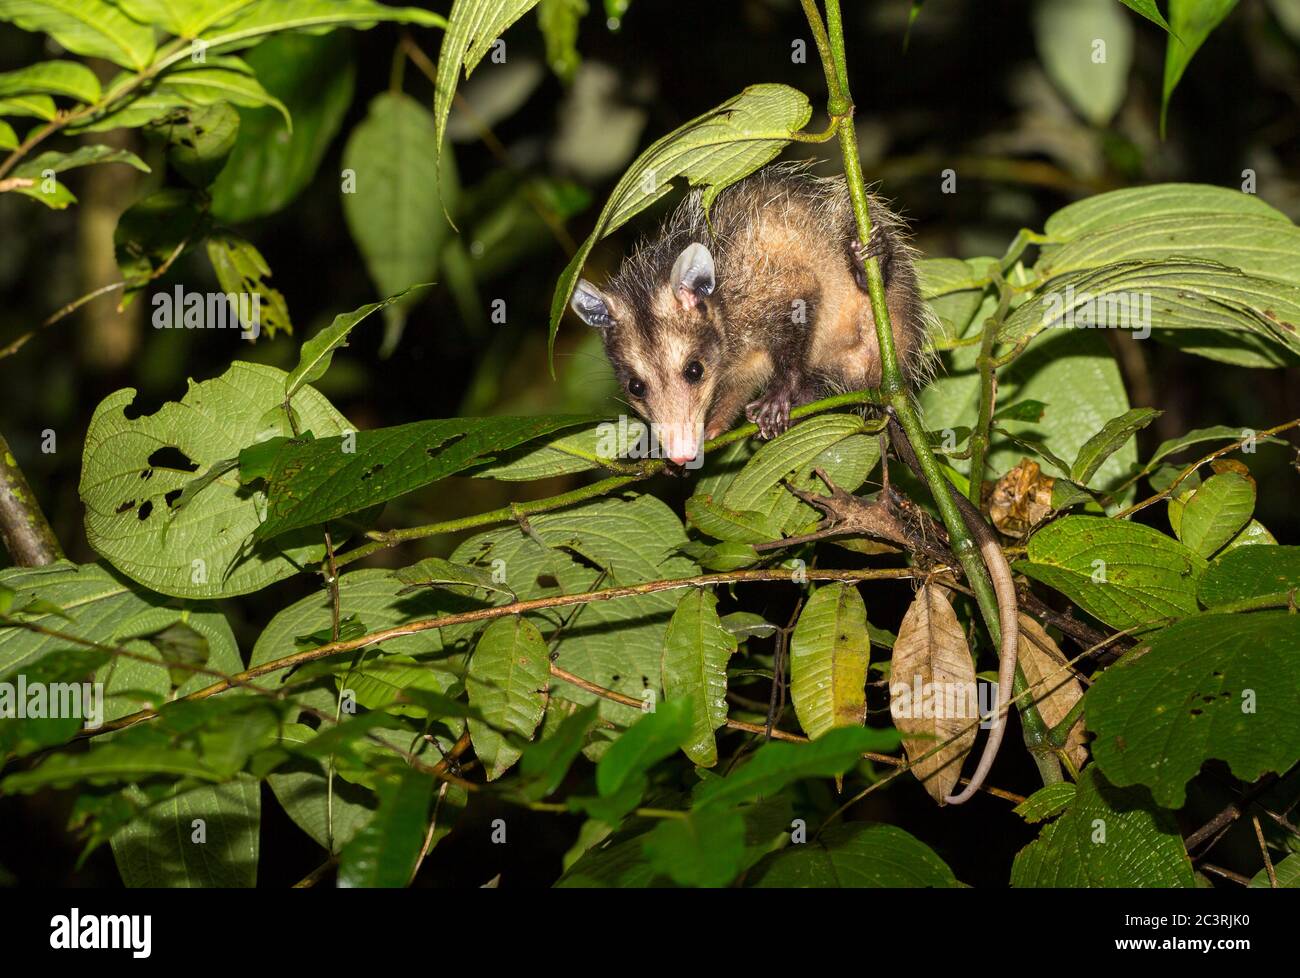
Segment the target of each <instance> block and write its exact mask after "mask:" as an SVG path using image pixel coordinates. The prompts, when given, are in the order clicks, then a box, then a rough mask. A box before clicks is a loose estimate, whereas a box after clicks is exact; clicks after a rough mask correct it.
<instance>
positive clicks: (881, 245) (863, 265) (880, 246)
mask: <svg viewBox="0 0 1300 978" xmlns="http://www.w3.org/2000/svg"><path fill="white" fill-rule="evenodd" d="M849 254H850V255H851V256H852V257H853V261H852V262H851V264H852V266H853V280H854V281H855V282H857V283H858V288H860V289H861V290H862V291H863V292H865V291H867V259H869V258H876V259H878V260H879V262H880V274H881V275H888V274H889V259H890V258H891V257H892V252H891V251H890V242H889V238H888V237H887V236H886V235H885V233H884V232H883V231H882V230H881V229H880V227H879V225H877V226H875V227H873V228H872V229H871V237H870V238H868V239H867V243H866V245H863V244H862V242H861V241H860V240H859V239H858V238H853V239H852V240H851V241H850V242H849Z"/></svg>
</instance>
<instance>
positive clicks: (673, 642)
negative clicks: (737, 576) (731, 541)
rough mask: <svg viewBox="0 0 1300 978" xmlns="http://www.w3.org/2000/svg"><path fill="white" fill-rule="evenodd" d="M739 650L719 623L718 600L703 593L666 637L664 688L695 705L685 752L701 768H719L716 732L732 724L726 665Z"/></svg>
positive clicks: (691, 596) (686, 604)
mask: <svg viewBox="0 0 1300 978" xmlns="http://www.w3.org/2000/svg"><path fill="white" fill-rule="evenodd" d="M735 651H736V636H734V635H732V634H731V632H729V631H727V629H726V628H724V627H723V625H722V622H721V621H720V620H719V619H718V599H717V597H715V596H714V594H713V592H712V591H707V590H704V589H703V588H697V589H695V590H692V591H690V592H688V593H687V594H686V596H685V597H684V598H682V599H681V602H680V603H679V604H678V605H677V610H676V611H674V612H673V618H672V621H670V622H669V623H668V631H667V633H666V634H665V635H664V657H663V687H664V698H665V699H666V700H668V701H670V702H671V701H673V700H678V699H685V698H689V699H690V700H691V702H692V704H693V707H694V709H693V716H692V723H691V733H690V736H689V737H688V738H687V739H686V740H685V741H683V742H682V750H684V751H685V752H686V756H687V757H689V758H690V759H691V760H692V761H694V762H695V763H696V764H698V765H700V766H701V767H712V766H713V765H714V764H717V763H718V744H717V741H716V740H715V739H714V736H713V731H715V730H717V729H718V728H719V727H721V726H722V725H723V724H724V723H726V722H727V662H728V661H730V659H731V656H732V655H733V654H734V653H735Z"/></svg>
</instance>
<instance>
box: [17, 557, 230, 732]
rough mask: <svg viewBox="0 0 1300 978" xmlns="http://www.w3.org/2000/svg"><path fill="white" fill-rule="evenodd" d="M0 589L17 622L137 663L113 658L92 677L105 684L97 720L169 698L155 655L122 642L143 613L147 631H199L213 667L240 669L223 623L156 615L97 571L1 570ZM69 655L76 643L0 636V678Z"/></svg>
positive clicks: (206, 615)
mask: <svg viewBox="0 0 1300 978" xmlns="http://www.w3.org/2000/svg"><path fill="white" fill-rule="evenodd" d="M0 584H3V585H4V586H5V587H7V588H11V589H12V590H13V591H14V592H15V595H16V597H15V602H14V603H15V605H16V606H18V607H22V608H23V609H24V612H23V617H24V620H26V621H28V622H30V623H32V624H35V625H39V626H41V627H43V628H47V629H52V630H55V631H58V632H60V633H62V634H64V635H68V636H72V637H73V638H79V639H82V640H83V641H85V642H92V643H98V644H100V645H110V646H117V645H124V646H125V647H126V648H127V649H128V650H129V651H131V652H133V653H134V654H135V655H137V656H140V657H141V658H140V659H126V658H118V659H115V660H114V662H113V663H111V664H110V665H109V666H105V667H104V669H103V670H102V671H101V672H100V673H99V675H98V676H97V679H98V680H99V681H101V682H104V683H106V688H105V702H104V717H102V718H101V720H102V719H113V718H115V717H119V716H125V715H126V714H128V713H133V712H135V711H136V710H137V709H139V707H140V706H141V705H142V704H141V703H140V702H139V698H140V695H147V696H149V697H151V698H153V699H154V701H155V702H159V701H163V700H166V699H167V698H168V697H169V696H170V695H171V693H172V692H173V683H172V681H171V678H170V676H169V675H168V671H167V669H166V667H165V664H163V663H161V661H160V659H161V657H160V655H159V653H158V650H157V649H156V648H154V647H153V646H151V645H149V644H148V643H147V642H140V641H130V640H125V639H122V637H121V636H122V635H123V634H124V631H123V630H124V629H127V628H128V626H129V625H130V624H131V623H132V622H135V623H137V625H139V624H140V623H141V622H143V620H144V616H145V615H146V614H157V615H159V616H160V617H157V618H155V619H154V621H155V624H156V627H155V628H154V631H158V630H161V629H162V628H165V627H166V626H167V625H169V624H171V623H172V622H176V621H184V622H185V623H186V624H187V625H188V626H189V627H191V628H193V629H195V630H196V631H198V632H199V633H200V634H201V635H202V636H203V637H204V638H205V639H206V640H207V642H208V644H209V648H210V653H209V658H210V660H211V661H212V663H213V664H214V665H213V667H214V668H220V669H225V670H229V671H231V672H238V671H239V669H240V668H241V666H240V662H239V652H238V649H237V646H236V645H235V639H234V636H233V634H231V631H230V626H229V625H227V624H226V621H225V618H224V617H223V616H221V615H220V614H217V613H214V612H210V611H191V610H184V609H180V608H170V609H166V608H163V607H162V606H163V604H164V601H165V599H163V598H161V597H159V596H158V595H156V594H150V593H149V592H147V591H144V590H143V589H140V588H136V587H134V586H133V585H132V584H131V583H130V582H128V581H125V580H123V579H122V578H121V577H120V576H118V575H116V574H114V573H113V572H112V571H110V570H109V569H108V568H107V567H104V566H101V565H99V564H82V565H77V564H72V563H69V562H67V561H59V562H57V563H54V564H49V565H47V566H45V567H40V568H31V569H19V568H9V569H6V570H4V571H0ZM76 648H78V646H77V644H76V643H75V642H72V641H70V640H69V639H62V638H55V637H54V636H50V635H41V634H38V633H36V632H32V631H28V630H26V629H19V628H5V629H0V676H3V675H6V674H10V673H15V672H21V671H25V670H26V669H28V668H29V667H31V666H33V665H34V664H35V663H37V662H38V661H39V660H41V659H42V658H43V657H45V656H47V655H59V654H69V653H70V650H72V649H76ZM141 659H143V660H144V661H141ZM149 660H153V661H149ZM207 681H208V680H207V679H202V680H201V681H200V680H196V679H195V678H194V677H193V676H190V677H189V678H188V681H187V683H186V684H185V685H186V686H193V685H194V684H195V683H196V682H197V683H199V684H201V685H206V683H207Z"/></svg>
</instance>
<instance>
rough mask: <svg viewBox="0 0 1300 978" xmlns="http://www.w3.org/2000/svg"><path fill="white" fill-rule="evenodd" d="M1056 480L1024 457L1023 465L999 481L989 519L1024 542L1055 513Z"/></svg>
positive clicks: (990, 504) (989, 502)
mask: <svg viewBox="0 0 1300 978" xmlns="http://www.w3.org/2000/svg"><path fill="white" fill-rule="evenodd" d="M1055 483H1056V480H1055V479H1053V478H1052V477H1051V476H1045V475H1043V473H1042V471H1041V470H1040V469H1039V467H1038V463H1037V462H1032V461H1030V460H1029V459H1027V458H1022V459H1021V460H1020V464H1019V465H1017V466H1016V467H1015V468H1014V469H1012V470H1011V471H1010V472H1008V473H1007V474H1006V475H1004V476H1003V477H1002V478H1001V479H999V480H998V481H997V485H995V486H994V487H993V491H992V492H991V493H990V494H989V499H988V509H989V518H990V519H991V520H992V521H993V525H994V526H995V527H997V528H998V532H1000V533H1002V534H1005V535H1006V536H1009V537H1012V538H1014V539H1017V540H1019V539H1023V538H1024V536H1025V535H1026V534H1027V533H1028V532H1029V531H1030V529H1032V528H1033V527H1034V526H1035V525H1036V524H1037V523H1039V522H1040V521H1042V520H1043V519H1044V518H1045V517H1046V516H1047V514H1048V513H1050V512H1051V510H1052V486H1053V485H1054V484H1055Z"/></svg>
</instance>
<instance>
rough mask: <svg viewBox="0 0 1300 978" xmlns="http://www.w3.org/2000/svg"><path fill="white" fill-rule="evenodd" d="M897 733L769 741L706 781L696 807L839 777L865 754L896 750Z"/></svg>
mask: <svg viewBox="0 0 1300 978" xmlns="http://www.w3.org/2000/svg"><path fill="white" fill-rule="evenodd" d="M898 743H899V739H898V733H897V732H896V731H894V730H872V729H870V728H867V727H836V728H835V729H834V730H830V731H828V732H827V733H825V734H823V735H822V736H820V737H818V738H817V739H816V740H814V741H812V742H811V743H806V744H793V743H784V742H782V741H777V740H773V741H769V742H768V743H766V744H764V745H763V746H762V747H760V748H759V749H758V750H756V751H755V752H754V754H753V756H752V757H751V758H750V759H749V760H748V761H746V762H745V763H743V764H742V765H740V766H739V767H737V768H736V769H735V770H734V771H732V772H731V773H730V774H729V775H727V776H726V777H725V778H718V779H716V780H712V781H707V782H705V783H704V784H703V785H701V786H700V788H699V789H698V790H697V791H696V792H695V807H696V808H697V809H702V808H707V807H709V806H713V805H737V804H741V803H743V802H747V801H754V800H755V799H757V798H760V797H770V796H772V795H775V794H776V793H777V792H779V791H780V790H781V789H782V788H784V787H785V786H786V785H788V784H790V783H792V782H794V781H798V780H800V779H801V778H832V777H839V776H840V775H842V774H844V772H845V771H848V770H849V769H850V768H852V767H853V766H854V765H856V764H857V763H858V761H859V760H861V758H862V755H863V754H864V753H865V752H867V751H882V752H883V751H889V750H894V749H896V748H897V747H898Z"/></svg>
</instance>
